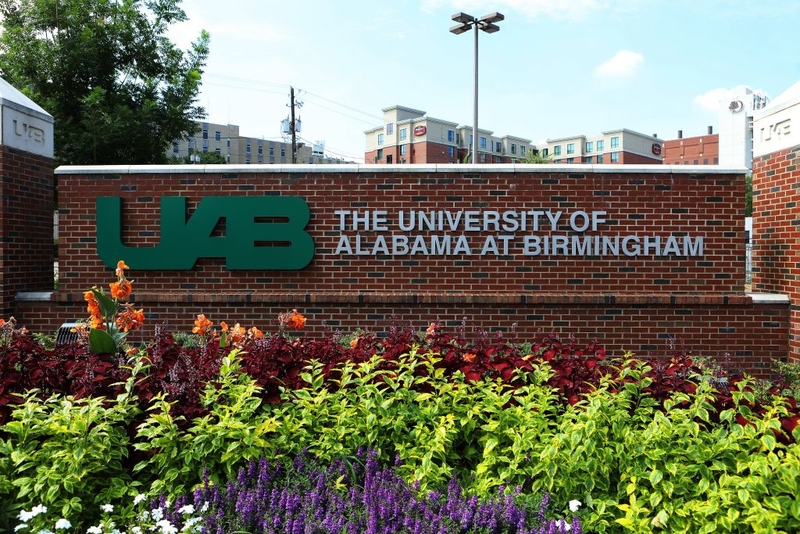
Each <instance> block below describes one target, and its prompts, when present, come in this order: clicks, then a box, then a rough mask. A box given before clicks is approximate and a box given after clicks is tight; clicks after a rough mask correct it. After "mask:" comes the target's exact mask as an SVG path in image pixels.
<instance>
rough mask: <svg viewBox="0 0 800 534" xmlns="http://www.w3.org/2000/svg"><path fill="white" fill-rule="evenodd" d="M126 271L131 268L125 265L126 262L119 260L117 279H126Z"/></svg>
mask: <svg viewBox="0 0 800 534" xmlns="http://www.w3.org/2000/svg"><path fill="white" fill-rule="evenodd" d="M125 269H130V267H128V266H127V265H125V262H124V261H122V260H119V261H118V262H117V270H116V271H115V272H116V273H117V278H120V279H121V278H125Z"/></svg>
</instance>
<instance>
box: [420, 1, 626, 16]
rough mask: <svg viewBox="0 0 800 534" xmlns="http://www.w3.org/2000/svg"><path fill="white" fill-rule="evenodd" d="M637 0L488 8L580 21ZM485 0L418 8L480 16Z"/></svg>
mask: <svg viewBox="0 0 800 534" xmlns="http://www.w3.org/2000/svg"><path fill="white" fill-rule="evenodd" d="M640 3H641V0H616V1H615V2H613V3H612V2H610V1H609V0H559V1H553V0H496V1H495V2H494V3H492V4H491V6H492V7H491V10H496V11H500V12H501V13H504V14H507V13H506V12H507V11H515V12H518V13H522V14H523V15H524V16H526V17H527V18H530V19H535V18H538V17H540V16H546V17H549V18H553V19H557V20H581V19H585V18H587V17H589V16H590V15H592V14H593V13H595V12H597V11H600V10H604V9H614V10H626V9H628V8H630V7H635V6H637V5H638V4H640ZM486 6H487V4H486V1H485V0H421V1H420V7H421V9H422V11H425V12H428V13H429V12H432V11H435V10H437V9H441V8H445V7H450V8H451V9H453V11H454V12H457V11H462V10H463V11H467V12H469V13H470V14H472V15H475V16H480V15H482V14H484V13H486V10H487V7H486Z"/></svg>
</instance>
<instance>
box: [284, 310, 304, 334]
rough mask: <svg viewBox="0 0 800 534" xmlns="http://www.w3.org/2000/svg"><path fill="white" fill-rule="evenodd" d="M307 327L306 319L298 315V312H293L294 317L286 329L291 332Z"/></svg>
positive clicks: (291, 316)
mask: <svg viewBox="0 0 800 534" xmlns="http://www.w3.org/2000/svg"><path fill="white" fill-rule="evenodd" d="M305 325H306V318H305V317H303V316H302V315H300V314H299V313H297V310H292V315H290V316H289V320H288V321H287V322H286V328H288V329H289V330H301V329H302V328H303V327H304V326H305Z"/></svg>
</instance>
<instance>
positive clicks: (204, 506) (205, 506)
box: [200, 501, 208, 513]
mask: <svg viewBox="0 0 800 534" xmlns="http://www.w3.org/2000/svg"><path fill="white" fill-rule="evenodd" d="M207 511H208V501H206V502H204V503H203V506H201V507H200V513H204V512H207Z"/></svg>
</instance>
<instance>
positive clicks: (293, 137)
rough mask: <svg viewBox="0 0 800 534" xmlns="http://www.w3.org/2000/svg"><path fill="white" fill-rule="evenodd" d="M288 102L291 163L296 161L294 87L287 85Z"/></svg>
mask: <svg viewBox="0 0 800 534" xmlns="http://www.w3.org/2000/svg"><path fill="white" fill-rule="evenodd" d="M289 102H290V106H291V108H292V113H291V122H290V126H289V127H290V128H291V129H292V163H297V127H296V126H295V122H294V87H289Z"/></svg>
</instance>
